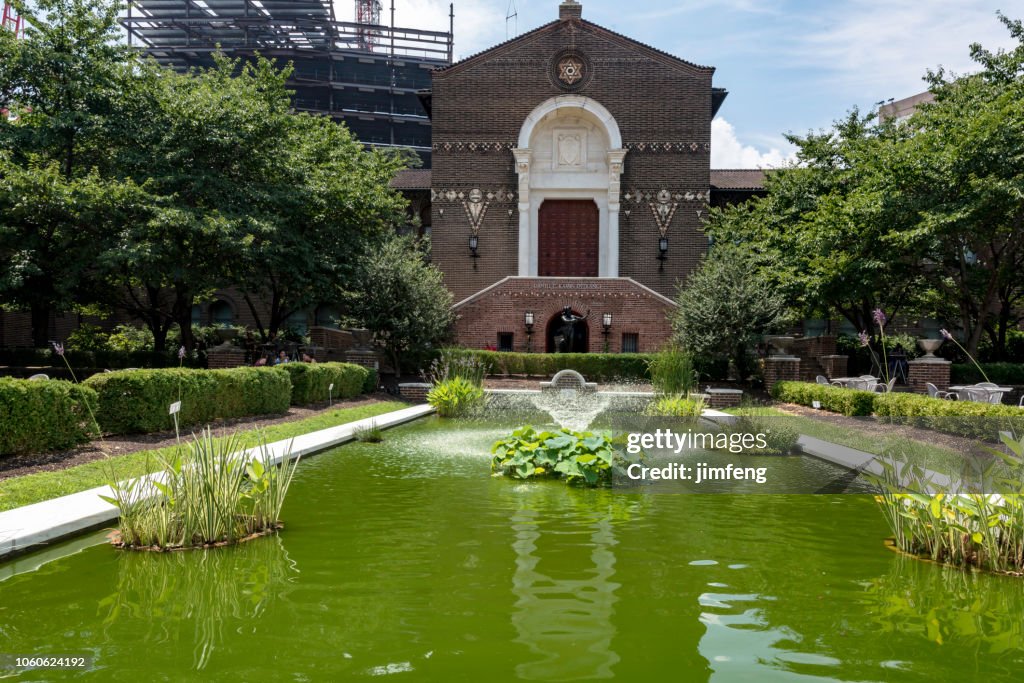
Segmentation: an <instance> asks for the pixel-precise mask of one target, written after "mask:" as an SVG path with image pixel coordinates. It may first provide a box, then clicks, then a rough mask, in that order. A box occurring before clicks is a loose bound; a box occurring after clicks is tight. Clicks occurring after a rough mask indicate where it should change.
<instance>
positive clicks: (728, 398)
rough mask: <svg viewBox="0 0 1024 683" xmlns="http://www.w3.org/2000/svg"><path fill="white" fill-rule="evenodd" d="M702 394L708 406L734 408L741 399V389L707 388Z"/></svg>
mask: <svg viewBox="0 0 1024 683" xmlns="http://www.w3.org/2000/svg"><path fill="white" fill-rule="evenodd" d="M703 395H704V400H705V401H706V402H707V406H708V408H735V407H736V406H738V405H739V404H740V402H741V401H743V390H742V389H707V390H705V392H704V394H703Z"/></svg>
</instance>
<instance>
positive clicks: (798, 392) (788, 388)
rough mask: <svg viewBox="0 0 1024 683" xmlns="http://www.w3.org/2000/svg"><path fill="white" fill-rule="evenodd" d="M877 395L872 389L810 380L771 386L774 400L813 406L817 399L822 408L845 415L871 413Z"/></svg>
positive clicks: (779, 383)
mask: <svg viewBox="0 0 1024 683" xmlns="http://www.w3.org/2000/svg"><path fill="white" fill-rule="evenodd" d="M878 396H879V394H876V393H875V392H873V391H858V390H855V389H843V388H841V387H833V386H826V385H824V384H815V383H812V382H776V384H775V386H773V387H772V398H774V399H776V400H779V401H785V402H787V403H797V404H799V405H802V406H813V405H814V402H815V401H818V402H819V403H820V404H821V407H822V408H823V409H824V410H829V411H831V412H833V413H842V414H843V415H847V416H853V415H856V416H865V415H871V413H872V412H873V411H874V406H875V398H876V397H878Z"/></svg>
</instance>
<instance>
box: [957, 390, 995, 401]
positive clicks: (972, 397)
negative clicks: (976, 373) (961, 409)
mask: <svg viewBox="0 0 1024 683" xmlns="http://www.w3.org/2000/svg"><path fill="white" fill-rule="evenodd" d="M964 393H965V394H967V400H968V401H974V402H975V403H989V402H991V400H992V397H991V396H990V392H988V391H986V390H985V389H983V388H981V387H964Z"/></svg>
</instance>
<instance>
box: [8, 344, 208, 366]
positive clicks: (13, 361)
mask: <svg viewBox="0 0 1024 683" xmlns="http://www.w3.org/2000/svg"><path fill="white" fill-rule="evenodd" d="M65 358H66V359H67V362H68V363H70V364H71V366H72V367H73V368H75V369H76V370H77V369H79V368H101V369H102V368H110V369H112V370H113V369H118V368H171V367H174V368H176V367H178V366H179V365H180V364H181V363H182V361H181V360H179V359H178V354H177V352H174V353H171V352H162V351H78V350H75V349H68V350H67V352H66V354H65ZM184 364H185V366H187V367H206V352H205V351H200V352H198V354H196V356H192V355H191V354H190V355H189V356H188V357H187V358H185V360H184ZM0 365H9V366H11V367H52V368H63V367H64V360H62V359H61V358H59V357H57V355H56V354H54V352H53V351H52V350H50V349H0Z"/></svg>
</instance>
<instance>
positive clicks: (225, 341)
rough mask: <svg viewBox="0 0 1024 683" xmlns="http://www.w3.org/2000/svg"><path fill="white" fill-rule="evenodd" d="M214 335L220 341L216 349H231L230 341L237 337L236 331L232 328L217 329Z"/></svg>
mask: <svg viewBox="0 0 1024 683" xmlns="http://www.w3.org/2000/svg"><path fill="white" fill-rule="evenodd" d="M215 334H216V335H217V339H219V340H220V345H219V346H218V347H217V348H221V349H225V348H230V347H231V340H232V339H234V338H235V337H237V336H238V330H236V329H235V328H233V327H218V328H217V331H216V332H215Z"/></svg>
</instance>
